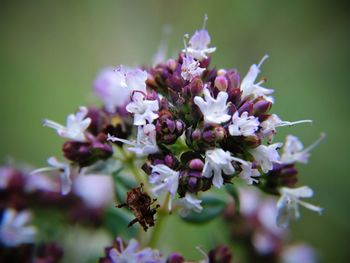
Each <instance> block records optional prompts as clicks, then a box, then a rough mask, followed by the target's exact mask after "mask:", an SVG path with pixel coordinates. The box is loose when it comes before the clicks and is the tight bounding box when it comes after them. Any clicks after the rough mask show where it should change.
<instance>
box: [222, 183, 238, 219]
mask: <svg viewBox="0 0 350 263" xmlns="http://www.w3.org/2000/svg"><path fill="white" fill-rule="evenodd" d="M225 189H226V191H227V192H228V193H229V194H230V195H231V196H232V198H233V200H234V201H235V207H236V212H237V213H239V211H240V200H239V192H238V190H237V188H236V186H235V185H234V184H226V185H225Z"/></svg>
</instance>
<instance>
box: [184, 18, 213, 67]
mask: <svg viewBox="0 0 350 263" xmlns="http://www.w3.org/2000/svg"><path fill="white" fill-rule="evenodd" d="M207 20H208V17H207V16H205V17H204V22H203V28H202V29H201V30H196V32H195V33H194V34H193V36H192V37H191V39H190V41H189V42H188V44H189V45H188V47H186V49H184V50H183V51H182V52H186V54H189V55H191V56H192V57H194V58H195V59H198V60H203V59H206V58H208V56H207V54H210V53H213V52H214V51H215V50H216V47H208V46H209V44H210V36H209V33H208V31H207V30H206V29H205V26H206V22H207Z"/></svg>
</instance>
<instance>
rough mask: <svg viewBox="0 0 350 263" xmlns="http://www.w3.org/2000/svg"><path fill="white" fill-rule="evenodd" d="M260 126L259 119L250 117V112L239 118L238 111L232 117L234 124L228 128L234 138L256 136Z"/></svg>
mask: <svg viewBox="0 0 350 263" xmlns="http://www.w3.org/2000/svg"><path fill="white" fill-rule="evenodd" d="M259 124H260V123H259V120H258V118H256V117H254V116H248V112H246V111H245V112H243V113H242V114H241V116H240V117H239V113H238V111H236V112H235V113H234V114H233V116H232V124H230V125H229V126H228V131H229V133H230V134H231V135H232V136H254V135H255V132H256V131H257V130H258V128H259Z"/></svg>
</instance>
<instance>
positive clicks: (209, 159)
mask: <svg viewBox="0 0 350 263" xmlns="http://www.w3.org/2000/svg"><path fill="white" fill-rule="evenodd" d="M205 157H206V159H205V164H204V167H203V176H204V177H207V178H211V177H212V176H213V185H214V186H215V187H217V188H221V187H222V186H223V184H224V178H223V177H222V173H225V174H227V175H232V174H233V173H234V172H235V168H234V167H233V165H232V161H236V162H240V163H246V162H245V161H244V160H241V159H239V158H235V157H233V156H231V154H230V152H229V151H224V150H223V149H220V148H216V149H214V150H207V151H206V153H205Z"/></svg>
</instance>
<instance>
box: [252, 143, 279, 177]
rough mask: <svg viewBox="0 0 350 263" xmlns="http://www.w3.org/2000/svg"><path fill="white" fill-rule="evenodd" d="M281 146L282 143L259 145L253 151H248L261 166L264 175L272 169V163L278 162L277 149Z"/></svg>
mask: <svg viewBox="0 0 350 263" xmlns="http://www.w3.org/2000/svg"><path fill="white" fill-rule="evenodd" d="M282 145H283V143H274V144H271V145H269V146H265V145H259V146H258V147H256V148H255V149H252V150H250V153H251V154H252V155H253V157H254V159H255V160H256V162H257V163H258V164H259V165H261V169H262V170H263V172H264V173H267V172H268V171H270V170H272V169H273V163H276V162H279V160H280V156H279V154H278V152H277V149H278V148H280V147H281V146H282Z"/></svg>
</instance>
